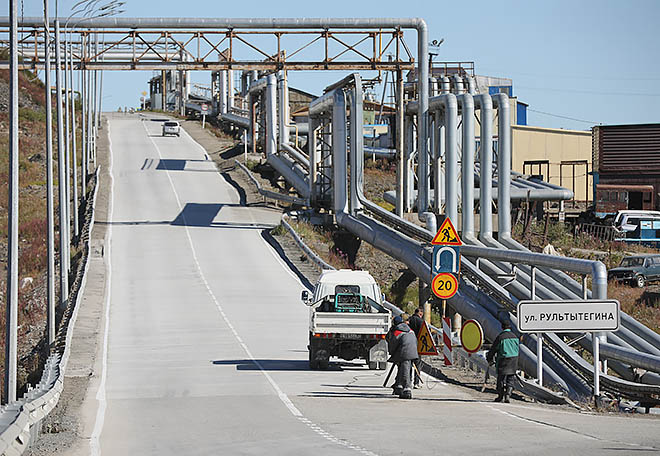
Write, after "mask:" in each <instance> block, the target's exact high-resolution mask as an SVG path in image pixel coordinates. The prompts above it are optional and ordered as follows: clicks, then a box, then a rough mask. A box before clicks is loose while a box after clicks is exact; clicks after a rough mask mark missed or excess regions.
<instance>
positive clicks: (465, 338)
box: [461, 320, 484, 353]
mask: <svg viewBox="0 0 660 456" xmlns="http://www.w3.org/2000/svg"><path fill="white" fill-rule="evenodd" d="M483 343H484V331H483V329H481V325H480V324H479V322H478V321H477V320H468V321H466V322H465V323H463V327H462V328H461V345H462V346H463V350H465V351H466V352H468V353H476V352H478V351H479V350H480V349H481V346H482V345H483Z"/></svg>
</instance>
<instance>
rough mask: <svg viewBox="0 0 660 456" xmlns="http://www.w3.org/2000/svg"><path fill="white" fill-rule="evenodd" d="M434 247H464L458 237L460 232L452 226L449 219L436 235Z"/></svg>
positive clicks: (433, 241)
mask: <svg viewBox="0 0 660 456" xmlns="http://www.w3.org/2000/svg"><path fill="white" fill-rule="evenodd" d="M431 244H433V245H463V243H462V242H461V238H459V237H458V232H457V231H456V228H454V225H452V223H451V220H449V217H447V218H446V219H445V221H444V222H442V225H441V226H440V229H439V230H438V232H437V233H436V234H435V237H434V238H433V240H432V241H431Z"/></svg>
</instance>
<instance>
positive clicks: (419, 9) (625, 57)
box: [19, 0, 660, 130]
mask: <svg viewBox="0 0 660 456" xmlns="http://www.w3.org/2000/svg"><path fill="white" fill-rule="evenodd" d="M126 1H127V4H126V5H125V9H126V12H125V13H124V14H123V15H122V16H124V17H155V16H165V17H252V16H254V17H422V18H424V19H425V20H426V21H427V24H428V27H429V38H430V39H440V38H444V40H445V41H444V43H443V44H442V46H441V47H440V55H439V56H438V57H437V58H436V60H438V61H474V62H475V70H476V72H477V74H483V75H489V76H500V77H507V78H512V79H513V81H514V95H517V96H518V97H519V99H520V100H521V101H524V102H526V103H528V104H529V107H530V111H529V113H528V123H529V124H530V125H539V126H546V127H552V128H568V129H579V130H585V129H589V128H591V126H593V125H594V124H598V123H602V124H622V123H656V122H660V114H659V113H658V110H657V109H654V108H655V106H656V105H657V104H658V103H660V59H659V58H658V56H659V55H660V49H659V48H660V31H659V30H660V28H659V27H658V24H660V1H657V0H629V1H626V2H622V1H612V0H605V1H603V0H601V1H591V0H590V1H586V0H585V1H580V0H572V1H566V0H559V1H558V0H552V1H536V0H533V1H529V0H528V1H511V0H500V1H498V2H492V1H481V0H473V1H471V2H455V1H452V2H448V1H433V2H429V1H427V2H424V1H416V0H405V1H402V0H399V1H391V0H384V1H371V2H362V1H355V0H354V1H345V0H333V1H332V2H319V1H304V2H303V1H280V2H274V1H260V0H253V1H251V2H240V1H217V0H216V1H201V0H189V1H173V0H159V1H154V0H139V1H138V0H126ZM50 2H51V12H52V14H54V0H50ZM74 3H75V1H70V0H61V1H60V2H59V9H60V16H68V15H69V13H70V8H71V6H72V5H73V4H74ZM19 7H20V5H19ZM23 10H24V14H25V16H34V15H40V14H42V2H41V1H35V0H24V5H23ZM406 40H407V42H408V43H409V44H412V45H413V46H414V43H415V41H416V37H415V35H414V34H412V33H411V34H410V35H409V36H408V37H407V38H406ZM150 76H151V73H150V72H146V73H145V72H132V73H129V72H106V74H105V76H104V92H105V98H104V101H103V103H104V105H103V107H104V109H116V108H117V107H118V106H137V105H138V104H139V101H138V99H139V96H140V92H141V91H142V90H147V85H146V81H147V80H148V79H149V77H150ZM343 76H344V73H341V72H330V73H325V72H324V73H323V74H309V73H304V74H291V75H290V79H291V84H292V85H293V86H296V87H299V88H301V89H303V90H307V91H310V92H312V93H321V92H322V89H323V88H324V87H325V86H326V85H328V84H330V83H332V82H334V81H335V80H338V79H340V78H341V77H343ZM193 80H194V81H199V82H202V83H208V80H209V73H203V72H198V73H197V74H195V75H194V76H193ZM549 114H551V115H549ZM558 116H561V117H558ZM562 117H567V118H571V119H578V120H579V121H578V120H570V119H567V118H562Z"/></svg>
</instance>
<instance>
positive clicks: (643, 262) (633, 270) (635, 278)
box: [607, 255, 660, 288]
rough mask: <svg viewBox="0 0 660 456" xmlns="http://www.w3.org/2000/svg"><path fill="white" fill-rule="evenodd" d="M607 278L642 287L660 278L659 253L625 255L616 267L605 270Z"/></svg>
mask: <svg viewBox="0 0 660 456" xmlns="http://www.w3.org/2000/svg"><path fill="white" fill-rule="evenodd" d="M607 279H608V280H615V281H617V282H624V283H629V284H630V285H632V286H633V287H639V288H642V287H644V286H645V285H646V284H647V283H648V282H653V281H656V280H660V255H635V256H629V257H625V258H624V259H623V260H621V264H619V266H617V267H616V268H612V269H610V270H609V271H607Z"/></svg>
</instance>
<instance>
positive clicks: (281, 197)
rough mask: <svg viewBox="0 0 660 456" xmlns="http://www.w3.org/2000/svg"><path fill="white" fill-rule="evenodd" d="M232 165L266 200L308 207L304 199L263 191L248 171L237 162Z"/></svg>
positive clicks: (307, 202)
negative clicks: (241, 172) (239, 170)
mask: <svg viewBox="0 0 660 456" xmlns="http://www.w3.org/2000/svg"><path fill="white" fill-rule="evenodd" d="M234 163H236V165H237V166H238V167H239V168H240V169H242V170H243V172H244V173H245V174H246V175H247V177H248V179H250V181H251V182H252V183H253V184H254V186H255V187H257V191H258V192H259V194H260V195H262V196H264V197H266V198H271V199H275V200H279V201H284V202H285V203H291V204H297V205H299V206H307V205H309V201H308V200H306V199H304V198H298V197H296V196H290V195H283V194H282V193H277V192H272V191H270V190H265V189H263V188H261V184H260V183H259V181H258V180H257V179H256V178H255V177H254V176H253V175H252V173H251V172H250V170H249V169H247V167H246V166H245V165H244V164H242V163H241V162H239V161H238V160H234Z"/></svg>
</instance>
